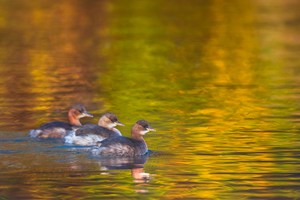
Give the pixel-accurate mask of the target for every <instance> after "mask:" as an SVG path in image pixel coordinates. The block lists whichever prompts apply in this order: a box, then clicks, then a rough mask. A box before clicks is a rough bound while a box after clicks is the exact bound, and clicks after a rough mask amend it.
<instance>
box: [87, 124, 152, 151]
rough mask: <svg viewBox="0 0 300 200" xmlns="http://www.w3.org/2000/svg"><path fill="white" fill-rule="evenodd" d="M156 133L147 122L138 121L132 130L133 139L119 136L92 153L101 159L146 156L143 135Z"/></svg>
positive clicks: (101, 143)
mask: <svg viewBox="0 0 300 200" xmlns="http://www.w3.org/2000/svg"><path fill="white" fill-rule="evenodd" d="M149 131H155V130H154V129H153V128H151V127H150V125H149V123H148V122H147V121H146V120H139V121H137V122H136V123H135V124H134V125H133V127H132V130H131V138H127V137H123V136H119V137H114V138H108V139H105V140H103V141H101V142H99V144H98V146H96V147H94V148H93V149H92V150H91V152H92V154H93V155H100V156H101V157H133V156H141V155H145V154H146V153H147V152H148V147H147V144H146V142H145V140H144V138H143V135H145V134H146V133H148V132H149Z"/></svg>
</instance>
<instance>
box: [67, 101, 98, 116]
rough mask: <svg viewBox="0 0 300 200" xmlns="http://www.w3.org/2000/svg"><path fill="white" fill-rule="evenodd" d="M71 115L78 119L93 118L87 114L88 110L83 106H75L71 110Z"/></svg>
mask: <svg viewBox="0 0 300 200" xmlns="http://www.w3.org/2000/svg"><path fill="white" fill-rule="evenodd" d="M69 115H72V116H73V117H75V118H76V119H80V118H83V117H93V115H91V114H90V113H88V112H87V110H86V108H85V107H84V105H82V104H75V105H74V106H72V108H71V109H70V110H69Z"/></svg>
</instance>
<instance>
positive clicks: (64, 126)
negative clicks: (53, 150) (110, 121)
mask: <svg viewBox="0 0 300 200" xmlns="http://www.w3.org/2000/svg"><path fill="white" fill-rule="evenodd" d="M83 117H93V115H91V114H90V113H88V112H87V110H86V109H85V107H84V106H83V105H82V104H75V105H74V106H73V107H72V108H71V109H70V110H69V111H68V119H69V123H66V122H60V121H54V122H49V123H46V124H43V125H41V126H40V127H39V128H37V129H33V130H31V131H30V132H29V135H30V137H35V138H63V137H65V136H66V135H67V133H68V132H69V131H71V130H72V129H73V128H75V127H80V126H82V125H81V123H80V121H79V120H80V118H83Z"/></svg>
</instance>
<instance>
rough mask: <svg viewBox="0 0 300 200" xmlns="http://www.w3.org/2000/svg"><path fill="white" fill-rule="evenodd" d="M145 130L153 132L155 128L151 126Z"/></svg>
mask: <svg viewBox="0 0 300 200" xmlns="http://www.w3.org/2000/svg"><path fill="white" fill-rule="evenodd" d="M147 131H153V132H155V131H156V130H155V129H153V128H147Z"/></svg>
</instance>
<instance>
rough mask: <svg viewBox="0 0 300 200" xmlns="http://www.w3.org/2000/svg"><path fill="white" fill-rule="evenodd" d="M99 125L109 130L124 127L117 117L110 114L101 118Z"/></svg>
mask: <svg viewBox="0 0 300 200" xmlns="http://www.w3.org/2000/svg"><path fill="white" fill-rule="evenodd" d="M98 125H99V126H102V127H105V128H108V129H113V128H114V127H116V126H124V124H122V123H121V122H119V120H118V118H117V116H116V115H114V114H113V113H110V112H107V113H105V114H104V115H102V117H100V119H99V121H98Z"/></svg>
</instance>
